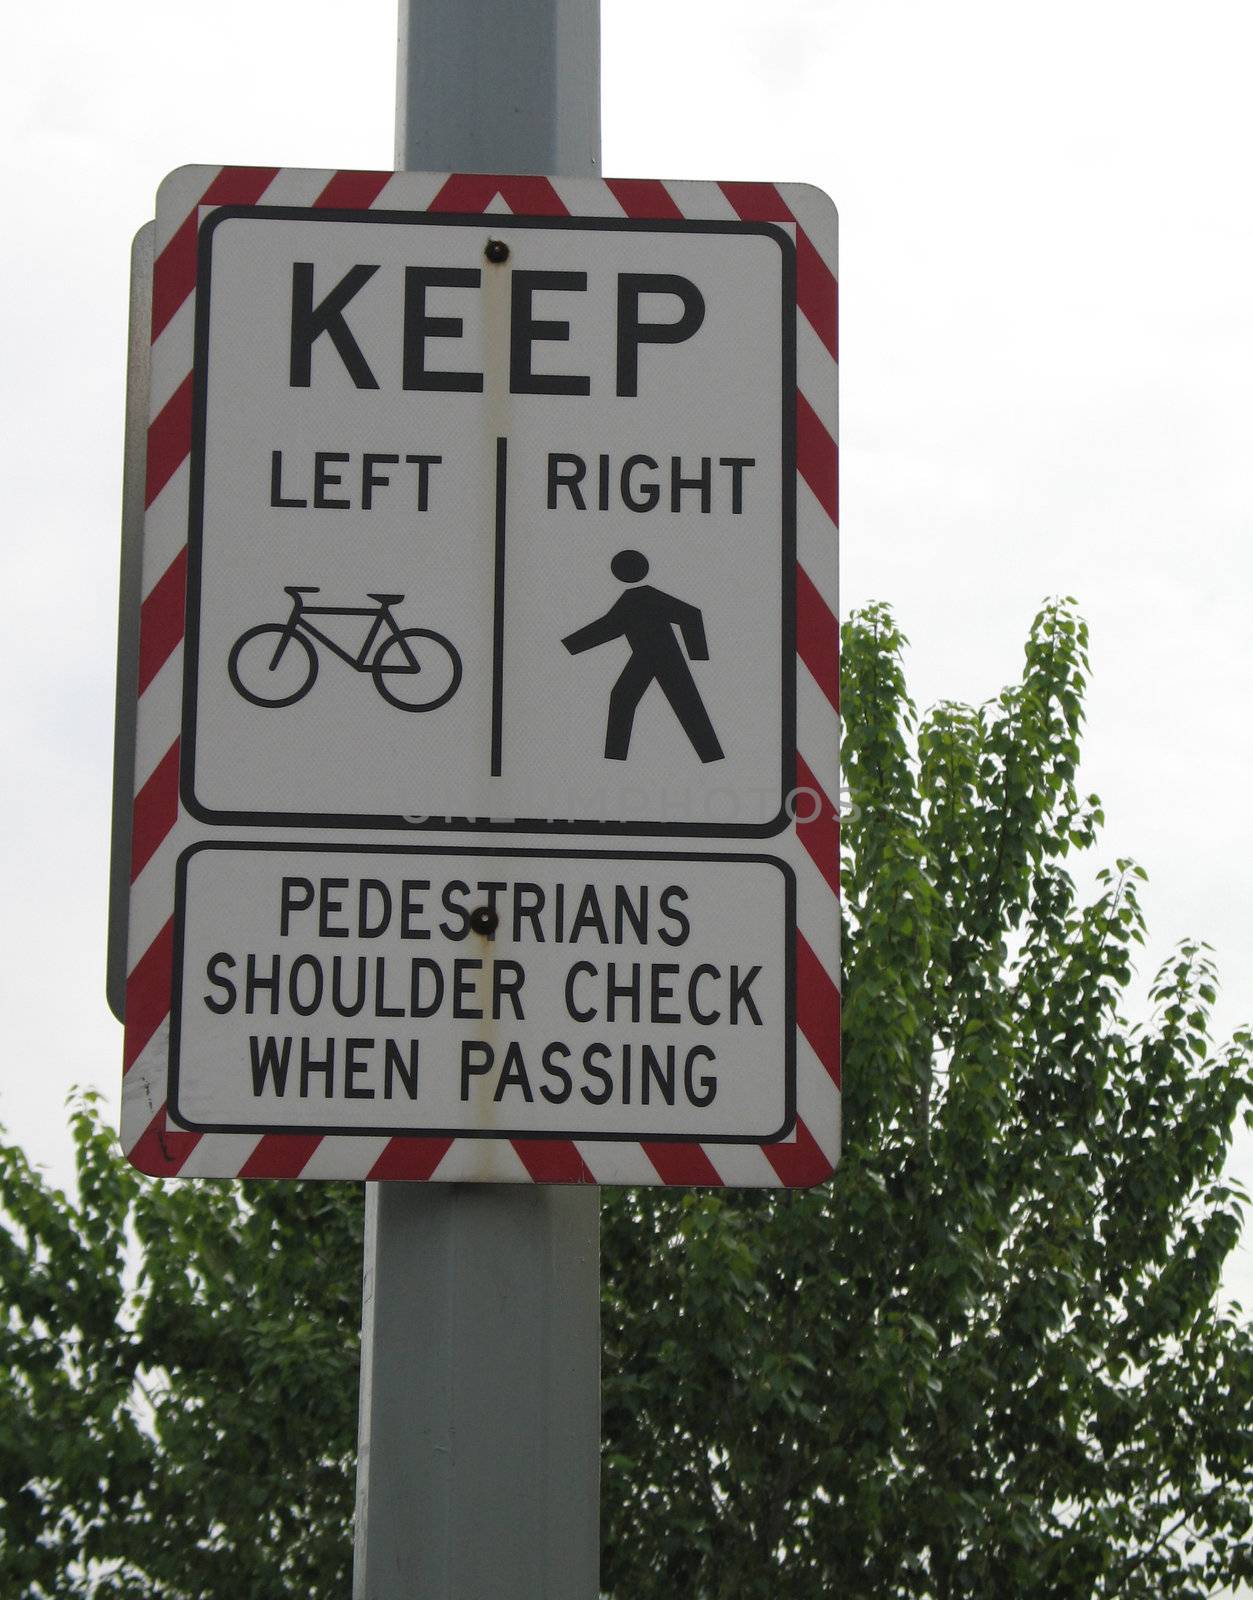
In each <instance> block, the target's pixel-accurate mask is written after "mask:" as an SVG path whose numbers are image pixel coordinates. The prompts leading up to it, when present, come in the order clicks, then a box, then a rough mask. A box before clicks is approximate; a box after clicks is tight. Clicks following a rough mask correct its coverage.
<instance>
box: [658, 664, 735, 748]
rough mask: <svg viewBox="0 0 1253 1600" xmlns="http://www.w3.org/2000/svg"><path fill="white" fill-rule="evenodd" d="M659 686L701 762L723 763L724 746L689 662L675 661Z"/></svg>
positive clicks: (666, 668)
mask: <svg viewBox="0 0 1253 1600" xmlns="http://www.w3.org/2000/svg"><path fill="white" fill-rule="evenodd" d="M657 682H658V683H659V684H660V685H661V690H662V693H663V694H664V695H665V697H666V699H667V700H668V701H669V702H670V705H671V707H672V708H673V710H674V714H675V716H676V717H678V719H679V723H680V725H681V726H682V729H683V731H684V733H685V734H687V736H688V738H689V739H690V740H691V741H692V748H693V749H694V750H695V751H696V754H697V755H698V756H699V757H700V758H701V760H702V761H721V760H722V746H721V745H720V744H719V743H718V735H717V734H716V733H715V732H714V725H713V723H712V722H710V720H709V713H708V712H707V711H706V710H705V702H704V701H703V700H702V699H701V697H700V690H699V689H698V688H697V687H696V680H695V679H694V678H693V677H692V674H691V672H690V671H689V669H688V665H687V662H686V661H684V660H683V658H682V657H681V656H674V657H672V658H671V659H669V660H668V661H666V663H665V665H664V667H663V668H662V670H661V671H660V672H659V673H658V674H657Z"/></svg>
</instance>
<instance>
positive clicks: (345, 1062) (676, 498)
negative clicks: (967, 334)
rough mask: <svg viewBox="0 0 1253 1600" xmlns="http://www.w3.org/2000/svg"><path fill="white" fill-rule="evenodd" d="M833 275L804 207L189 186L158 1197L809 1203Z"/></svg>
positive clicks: (833, 1100) (829, 680)
mask: <svg viewBox="0 0 1253 1600" xmlns="http://www.w3.org/2000/svg"><path fill="white" fill-rule="evenodd" d="M834 258H835V215H834V210H833V208H832V207H831V205H830V202H829V201H827V200H826V198H825V197H824V196H822V195H820V194H818V193H817V191H814V190H811V189H806V188H803V187H787V186H784V187H779V188H776V187H774V186H771V185H765V184H741V185H735V184H723V185H718V184H671V185H663V184H661V183H656V182H651V181H649V182H616V181H614V180H607V181H605V182H601V181H592V180H584V179H579V180H565V179H551V180H550V179H544V178H517V177H508V176H505V177H486V176H483V175H465V174H452V175H449V174H424V173H399V174H386V173H360V172H351V173H348V172H346V173H330V172H328V173H317V172H305V171H296V170H282V169H260V168H222V169H211V168H185V169H182V170H181V171H179V172H176V173H174V174H172V175H171V177H170V178H169V179H167V181H166V183H165V184H164V185H163V186H162V190H161V193H160V196H159V198H158V207H157V222H156V248H155V270H154V284H153V312H152V328H153V343H152V362H151V374H152V385H151V387H152V410H151V419H150V426H149V430H148V440H147V446H148V448H147V496H146V498H147V510H146V514H145V521H144V550H143V566H144V577H143V591H144V600H143V615H142V626H141V632H140V640H139V649H138V658H139V685H138V689H139V693H138V699H137V715H136V772H135V805H134V824H133V830H132V843H131V863H132V891H131V898H130V918H129V948H128V954H127V973H128V977H127V992H126V1077H125V1081H124V1088H123V1113H122V1137H123V1143H124V1145H125V1147H126V1149H127V1152H128V1154H129V1155H130V1158H131V1160H132V1161H133V1162H134V1163H135V1164H136V1165H137V1166H139V1167H140V1168H141V1169H142V1170H144V1171H147V1172H153V1173H159V1174H163V1175H167V1176H173V1175H183V1176H202V1177H215V1176H232V1175H243V1176H256V1177H264V1176H270V1177H297V1176H303V1177H327V1178H330V1177H350V1178H374V1179H379V1178H397V1179H408V1180H413V1179H423V1180H425V1179H436V1180H448V1181H475V1180H490V1181H537V1182H606V1183H609V1182H612V1183H657V1182H664V1183H727V1184H754V1185H779V1184H805V1183H813V1182H817V1181H820V1180H821V1179H822V1178H824V1177H825V1176H826V1175H827V1174H828V1173H829V1172H830V1170H831V1168H832V1166H833V1165H834V1162H835V1159H836V1156H837V1154H838V1146H839V1106H840V1097H839V991H838V983H837V972H838V934H839V900H838V823H837V817H836V810H835V797H836V795H837V792H838V767H837V746H838V655H837V640H836V622H835V615H836V559H835V556H836V528H835V518H836V445H835V432H836V416H835V381H836V344H835V333H836V305H835V295H836V287H835V277H834Z"/></svg>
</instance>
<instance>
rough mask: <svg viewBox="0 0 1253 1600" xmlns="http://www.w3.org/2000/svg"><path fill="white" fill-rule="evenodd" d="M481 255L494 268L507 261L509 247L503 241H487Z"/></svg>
mask: <svg viewBox="0 0 1253 1600" xmlns="http://www.w3.org/2000/svg"><path fill="white" fill-rule="evenodd" d="M483 254H484V255H485V256H486V257H487V259H488V260H489V261H490V262H492V263H493V265H494V266H499V265H500V263H501V262H502V261H508V259H509V246H508V245H507V244H506V243H505V241H504V240H503V239H489V240H488V241H487V249H486V250H484V252H483Z"/></svg>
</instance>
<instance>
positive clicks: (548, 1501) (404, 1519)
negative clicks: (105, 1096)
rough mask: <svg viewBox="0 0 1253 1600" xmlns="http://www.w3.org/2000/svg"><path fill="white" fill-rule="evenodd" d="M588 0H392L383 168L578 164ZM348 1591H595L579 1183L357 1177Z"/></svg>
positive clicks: (411, 1596)
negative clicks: (360, 1240)
mask: <svg viewBox="0 0 1253 1600" xmlns="http://www.w3.org/2000/svg"><path fill="white" fill-rule="evenodd" d="M599 71H600V63H599V12H598V0H476V3H475V4H473V5H469V6H467V5H466V4H465V3H464V0H401V4H400V36H399V53H398V85H397V114H396V164H397V167H398V168H402V169H417V168H426V169H428V170H430V169H435V170H440V169H452V170H463V171H466V170H468V171H474V170H479V171H489V172H555V173H567V174H570V175H572V176H578V175H592V174H594V173H596V171H597V170H598V167H599V162H600V89H599ZM366 1195H367V1199H366V1241H365V1275H364V1286H363V1318H362V1351H361V1412H360V1448H359V1456H358V1467H357V1518H356V1562H355V1571H354V1582H353V1595H354V1600H419V1597H420V1600H474V1597H478V1596H485V1595H490V1596H492V1600H593V1597H594V1596H595V1595H596V1593H597V1589H598V1587H599V1582H598V1579H599V1557H600V1550H599V1490H600V1477H599V1451H600V1309H599V1294H600V1250H599V1214H598V1196H597V1192H596V1190H595V1189H590V1190H582V1189H579V1188H577V1187H571V1188H553V1187H547V1186H535V1187H524V1186H520V1185H507V1186H506V1185H494V1184H480V1185H469V1184H466V1185H449V1186H447V1187H441V1188H440V1189H438V1190H435V1189H433V1188H431V1187H429V1186H427V1185H424V1184H416V1183H415V1184H402V1183H390V1184H382V1183H373V1184H369V1185H368V1186H367V1190H366Z"/></svg>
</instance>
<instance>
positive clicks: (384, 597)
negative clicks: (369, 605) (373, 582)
mask: <svg viewBox="0 0 1253 1600" xmlns="http://www.w3.org/2000/svg"><path fill="white" fill-rule="evenodd" d="M366 598H367V599H369V600H377V601H378V603H379V605H381V606H398V605H399V604H400V602H401V601H402V600H403V599H404V598H405V597H404V595H403V594H372V595H367V597H366Z"/></svg>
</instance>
